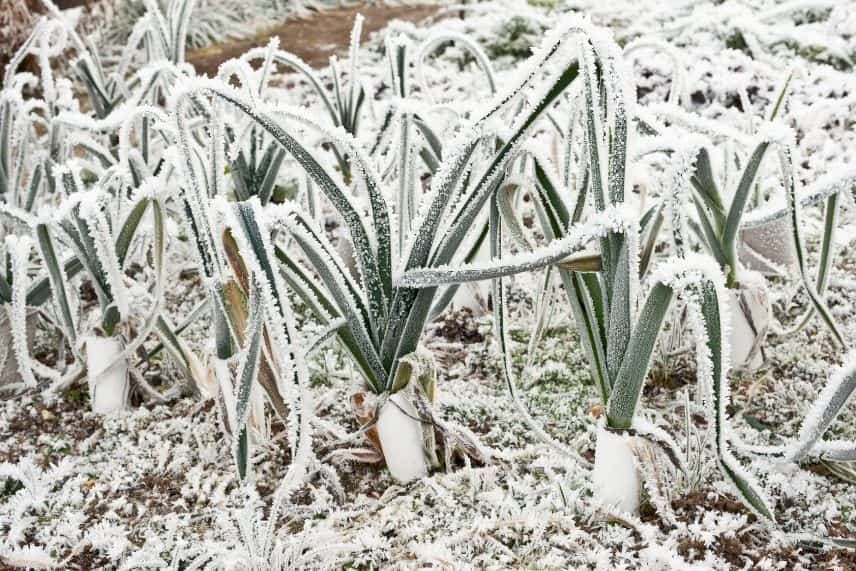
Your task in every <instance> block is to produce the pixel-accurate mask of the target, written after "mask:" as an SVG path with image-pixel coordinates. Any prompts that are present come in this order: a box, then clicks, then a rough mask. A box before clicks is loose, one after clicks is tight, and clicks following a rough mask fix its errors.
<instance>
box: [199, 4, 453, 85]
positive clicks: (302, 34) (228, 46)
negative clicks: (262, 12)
mask: <svg viewBox="0 0 856 571" xmlns="http://www.w3.org/2000/svg"><path fill="white" fill-rule="evenodd" d="M440 8H441V6H439V5H416V6H365V5H356V6H344V7H340V8H332V9H330V10H323V11H320V12H316V13H314V14H312V15H310V16H307V17H305V18H299V19H294V20H289V21H288V22H284V23H283V24H281V25H278V26H276V27H273V28H270V29H268V30H264V31H262V32H260V33H259V34H258V35H256V36H255V37H253V38H248V39H242V40H236V41H232V42H227V43H224V44H219V45H216V46H211V47H208V48H203V49H200V50H196V51H194V52H191V53H189V54H188V56H187V61H188V62H190V63H192V64H193V65H194V66H195V67H196V71H197V72H198V73H200V74H201V73H206V74H208V75H209V76H214V75H216V73H217V67H218V66H219V65H220V64H221V63H223V62H224V61H226V60H229V59H231V58H234V57H238V56H240V55H241V54H243V53H244V52H246V51H247V50H249V49H251V48H255V47H259V46H264V45H266V44H267V43H268V41H269V40H270V39H271V38H273V37H274V36H278V37H279V41H280V46H281V47H282V49H284V50H287V51H289V52H292V53H294V54H296V55H298V56H300V57H301V58H302V59H303V60H304V61H306V63H308V64H309V65H311V66H312V67H323V66H326V65H327V63H328V60H329V58H330V56H331V55H333V54H335V53H340V52H342V51H343V50H347V48H348V43H349V41H350V35H351V27H352V26H353V24H354V17H355V16H356V15H357V14H358V13H359V14H362V15H363V17H364V18H365V21H364V22H363V40H365V38H367V37H368V35H369V34H371V33H372V32H376V31H377V30H380V29H381V28H383V27H384V26H385V25H386V24H387V22H389V21H391V20H406V21H409V22H416V21H419V20H422V19H425V18H427V17H428V16H431V15H433V14H435V13H436V12H437V11H438V10H439V9H440Z"/></svg>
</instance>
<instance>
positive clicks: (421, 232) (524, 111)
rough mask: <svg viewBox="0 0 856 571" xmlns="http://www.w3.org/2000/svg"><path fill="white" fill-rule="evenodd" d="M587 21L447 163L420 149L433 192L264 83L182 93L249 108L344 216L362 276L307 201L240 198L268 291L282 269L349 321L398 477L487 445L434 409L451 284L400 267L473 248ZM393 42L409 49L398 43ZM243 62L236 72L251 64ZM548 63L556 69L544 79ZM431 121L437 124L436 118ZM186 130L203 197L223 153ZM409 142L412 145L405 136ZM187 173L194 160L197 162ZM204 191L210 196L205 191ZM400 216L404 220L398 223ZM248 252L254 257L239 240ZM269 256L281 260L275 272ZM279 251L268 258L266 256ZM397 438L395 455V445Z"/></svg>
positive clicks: (449, 153)
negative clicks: (381, 168) (438, 339)
mask: <svg viewBox="0 0 856 571" xmlns="http://www.w3.org/2000/svg"><path fill="white" fill-rule="evenodd" d="M583 29H584V25H583V24H578V23H576V21H574V22H573V23H570V24H568V25H567V26H566V27H562V28H559V29H557V30H556V31H555V32H553V33H552V34H551V35H550V36H548V38H546V39H545V43H544V45H543V46H542V48H541V49H540V50H539V51H538V52H537V53H536V55H534V56H533V57H532V58H531V59H530V61H529V62H527V65H526V67H525V68H524V73H523V74H522V75H521V78H520V79H519V80H518V81H517V82H516V83H515V84H513V85H512V86H510V88H508V89H507V90H506V91H504V92H503V93H501V94H499V95H498V96H497V97H496V98H495V99H494V101H493V102H492V103H491V105H489V106H488V107H487V108H486V109H484V110H481V111H480V113H479V114H478V115H477V116H475V118H474V119H473V120H472V121H471V122H469V123H468V124H464V125H462V126H461V128H460V131H459V134H458V135H457V137H456V138H455V140H453V141H452V142H451V143H450V144H447V145H444V146H443V147H442V148H439V147H434V148H431V149H430V150H431V152H432V153H434V157H437V158H438V159H439V161H438V162H437V163H436V165H434V168H431V161H430V160H428V161H423V162H424V164H425V165H426V166H425V168H426V169H428V173H429V174H430V175H431V184H430V189H429V190H428V191H427V193H425V194H424V195H422V194H421V193H419V192H418V191H417V190H416V187H415V186H414V185H411V184H407V181H408V179H411V175H408V171H407V170H401V169H400V170H398V171H397V173H396V174H397V176H398V178H399V183H402V184H403V186H404V188H405V192H404V193H399V194H397V195H396V194H394V193H393V192H392V191H390V190H389V189H387V188H386V184H385V182H384V180H383V179H382V177H381V176H380V174H379V173H378V172H377V171H376V168H375V161H374V160H372V158H371V151H370V150H369V151H367V150H365V149H364V148H363V147H362V146H361V144H360V143H359V142H358V141H357V140H356V139H355V138H354V137H353V136H352V135H350V134H349V133H347V132H346V131H345V129H344V128H342V126H341V125H338V126H337V125H335V123H334V124H333V125H332V126H327V125H324V124H322V123H319V122H316V121H315V120H314V119H312V118H310V117H308V116H307V114H306V113H305V111H304V110H302V109H299V108H295V107H291V106H288V105H285V104H282V103H279V102H276V101H269V100H265V98H264V97H259V96H258V95H257V91H256V86H255V85H254V84H252V85H246V84H244V85H242V88H241V89H237V88H235V87H232V86H230V85H229V84H227V83H226V82H224V81H222V80H204V79H200V80H196V81H194V82H191V83H190V84H189V85H188V86H186V87H185V89H183V90H181V91H179V92H178V93H177V94H176V95H175V96H174V101H175V102H176V103H175V105H176V106H177V116H178V117H183V115H184V111H183V109H184V107H183V105H184V104H185V103H186V102H189V101H199V100H200V98H201V97H202V96H206V97H207V99H208V100H210V101H211V105H212V106H215V107H212V109H213V108H218V109H219V108H220V107H216V105H222V104H224V103H225V104H227V105H228V106H229V107H231V108H233V109H235V110H237V111H238V112H239V113H238V116H239V117H241V116H246V117H247V118H249V119H250V120H251V121H252V123H254V124H255V125H258V126H259V127H261V128H262V129H264V131H265V132H266V133H267V135H266V136H268V137H270V138H271V139H273V140H275V141H276V142H277V143H278V144H280V145H281V146H282V147H283V148H284V149H286V150H287V151H288V153H289V154H290V155H291V157H292V158H293V159H294V161H296V162H297V164H299V166H300V167H301V168H302V169H303V170H304V171H305V172H306V174H307V175H308V176H309V178H310V179H311V181H312V183H313V184H314V185H315V187H317V188H318V189H319V190H320V192H321V193H322V194H323V195H324V196H325V198H326V199H327V201H328V202H329V203H330V204H331V205H332V207H333V208H334V209H335V210H336V212H337V213H338V214H339V216H340V217H341V218H342V219H343V220H344V222H345V228H346V229H347V231H348V235H349V238H350V241H351V242H352V244H353V250H354V257H355V258H356V266H357V269H358V274H357V278H354V277H353V276H352V275H351V274H350V272H349V271H348V270H347V264H346V262H345V261H344V260H342V259H341V256H340V255H339V254H338V253H337V252H336V251H335V249H334V248H333V247H332V245H331V244H330V243H329V241H328V240H327V238H326V236H325V235H324V232H323V231H322V230H321V229H320V228H318V226H317V225H316V224H315V222H314V220H312V218H311V216H308V215H307V214H306V212H304V210H303V209H302V208H299V207H296V206H295V205H292V204H285V205H276V206H273V205H268V206H267V207H266V208H265V209H261V205H260V203H259V204H257V205H256V206H252V203H255V199H252V200H251V201H250V203H251V204H250V205H247V206H241V207H240V216H241V217H240V220H241V221H242V222H241V224H242V225H241V226H240V228H241V230H242V231H243V233H244V235H245V239H246V240H247V242H249V241H250V240H249V237H250V236H252V237H253V238H254V239H255V240H258V241H260V243H261V244H263V245H264V248H260V247H257V248H256V250H257V253H256V254H255V258H256V259H258V260H259V263H260V264H261V265H262V268H263V269H264V272H263V274H261V275H264V276H267V285H266V287H263V288H262V289H263V290H271V291H272V290H275V288H274V287H273V285H272V284H274V282H275V280H278V279H279V277H278V276H279V275H280V272H281V274H282V276H283V277H284V278H285V280H286V282H287V284H288V285H289V286H290V288H291V289H292V290H293V291H294V292H295V293H296V294H298V295H300V296H302V297H303V298H304V299H305V301H306V302H307V305H308V306H309V307H312V308H317V310H318V311H317V313H318V314H319V315H320V316H321V319H324V320H327V321H328V322H329V321H332V320H333V319H337V318H341V319H343V320H344V325H342V327H340V328H339V329H338V330H337V335H338V338H339V339H340V341H341V342H342V344H343V345H344V346H345V348H346V349H347V351H348V353H349V354H350V355H351V357H352V358H353V360H354V363H355V364H356V366H357V369H358V371H359V372H360V374H361V376H362V378H363V381H364V383H365V387H366V389H367V390H368V394H369V395H370V397H371V398H370V401H371V402H370V403H369V406H368V408H369V409H370V412H369V414H368V415H367V417H368V418H370V419H372V420H370V421H369V423H367V426H366V427H365V428H366V429H369V428H377V432H378V435H379V441H380V447H381V449H382V452H383V453H384V457H385V460H386V462H387V465H388V466H389V467H390V468H391V470H392V473H393V475H394V476H395V477H397V478H398V479H400V480H409V479H411V478H413V477H417V476H419V475H422V474H424V473H426V472H427V469H428V468H429V467H435V466H441V465H443V464H445V465H446V466H447V467H448V466H449V463H450V462H451V458H452V455H453V453H454V452H456V451H465V452H466V453H468V454H476V455H478V454H479V447H478V446H477V444H476V443H475V442H473V441H472V439H471V438H469V437H468V436H467V435H465V434H464V433H463V432H462V431H461V430H460V429H455V428H452V427H451V426H450V425H448V424H447V423H444V422H442V421H441V420H440V419H439V418H437V416H436V415H434V413H433V412H432V407H431V400H432V398H433V392H434V388H433V383H432V382H431V378H432V377H433V374H432V373H431V372H430V367H429V366H428V364H427V360H426V359H425V358H424V356H423V353H422V351H420V350H419V339H420V336H421V333H422V330H423V328H424V326H425V323H426V322H427V320H428V319H429V318H430V317H431V316H433V315H436V314H437V313H438V312H439V311H440V310H442V307H443V306H444V304H446V303H448V300H449V297H448V296H447V295H444V292H445V291H447V290H443V289H441V288H437V287H428V288H420V287H419V286H420V285H421V284H409V283H403V282H399V283H396V281H395V280H394V278H393V275H394V273H402V274H405V273H408V272H412V271H413V270H417V269H423V268H437V267H442V266H445V265H446V264H449V263H451V262H454V261H456V260H461V259H466V258H467V256H468V254H469V251H468V249H467V248H466V247H465V245H466V243H467V241H466V239H467V237H468V235H469V234H471V232H470V230H471V229H472V228H477V229H478V230H481V228H482V227H481V226H480V225H478V224H476V223H477V222H478V221H479V220H480V216H481V213H482V211H483V207H484V205H485V204H487V203H488V202H489V201H490V200H491V197H492V195H493V194H494V193H495V192H496V191H497V189H498V188H499V187H500V186H502V185H503V183H504V181H505V179H506V177H507V172H508V169H509V168H510V167H511V165H512V164H513V163H514V161H515V160H516V157H517V152H516V151H517V148H518V146H519V145H520V144H521V143H522V142H523V141H525V140H526V139H527V138H528V137H529V136H530V135H531V134H532V133H533V131H534V129H535V127H536V125H537V124H538V123H539V119H540V118H541V117H542V116H544V115H545V113H546V112H547V111H548V109H549V108H550V107H551V106H552V105H553V104H555V103H556V102H557V101H558V100H559V98H560V97H561V95H562V93H563V92H565V90H566V89H567V88H568V86H569V85H570V84H571V82H572V81H573V80H574V79H575V78H576V76H577V72H578V69H579V68H578V65H577V62H576V60H575V58H574V57H572V56H571V55H570V54H571V53H572V52H573V47H574V46H575V45H576V43H575V42H574V38H575V37H576V33H579V32H581V31H582V30H583ZM395 47H396V49H397V50H398V49H401V50H403V49H404V46H402V45H400V44H398V45H396V46H395ZM399 53H401V52H398V51H396V57H395V58H394V59H393V61H395V62H404V61H405V60H406V53H402V54H401V55H400V56H399V55H397V54H399ZM235 65H236V66H238V67H237V68H236V69H238V70H239V71H240V65H241V63H240V62H238V63H236V64H235ZM224 67H229V65H227V66H224ZM406 69H407V66H406V65H404V64H403V63H397V64H396V65H395V66H394V67H393V70H394V72H395V73H400V74H401V75H400V76H399V77H397V79H398V82H399V85H402V86H405V87H404V90H403V91H400V92H399V93H401V94H403V95H404V96H406V95H407V91H406V82H405V81H404V74H403V70H406ZM399 70H401V71H399ZM545 74H546V76H547V79H543V78H542V76H543V75H545ZM242 76H243V77H249V74H247V73H243V74H242ZM526 102H528V103H529V105H528V106H527V105H526ZM505 116H510V117H509V118H508V119H507V121H508V122H509V124H510V125H511V128H510V129H509V131H508V132H506V133H503V134H502V135H503V137H502V138H499V134H498V133H497V132H496V130H495V129H496V125H495V122H496V120H499V119H500V118H502V117H505ZM206 117H207V119H206V123H207V124H208V131H209V135H210V136H211V137H213V139H214V140H216V139H217V135H216V134H217V133H222V132H223V131H224V129H223V127H222V126H221V125H218V121H219V120H222V117H223V113H215V112H211V113H207V114H206ZM423 127H424V128H425V129H426V132H430V130H428V128H427V124H426V125H423ZM421 128H422V127H420V129H421ZM237 131H238V130H237V129H236V132H237ZM179 132H180V133H187V135H184V136H183V137H184V140H185V141H186V142H187V144H186V145H185V144H183V148H184V150H183V154H184V156H185V158H186V160H187V161H188V164H189V165H190V164H191V163H192V164H194V165H195V164H196V163H199V164H200V165H202V164H206V165H207V166H206V168H205V169H204V171H205V172H209V173H212V174H211V176H210V177H209V178H208V180H207V184H208V188H207V192H205V191H204V190H203V187H202V186H201V179H200V178H198V177H197V183H194V184H199V190H197V191H196V192H197V193H198V196H199V197H204V196H206V195H208V196H211V195H215V194H220V193H221V192H222V190H221V187H220V186H219V185H220V184H221V183H220V178H219V173H220V172H221V169H220V168H216V167H212V165H211V163H212V162H216V161H212V160H211V159H212V158H216V157H218V156H219V154H220V153H219V152H213V151H212V152H211V153H205V154H204V156H203V153H200V152H197V151H195V150H194V148H193V147H192V145H191V144H190V142H191V141H192V140H193V139H192V137H191V136H190V133H189V131H188V128H187V126H186V125H185V126H182V127H181V128H180V129H179ZM423 141H424V142H422V143H421V145H425V146H428V147H431V144H432V141H433V142H437V141H439V139H438V138H436V137H430V136H426V137H425V138H424V139H423ZM323 143H327V144H329V145H331V146H334V147H336V148H337V149H338V150H339V153H340V156H342V157H348V160H349V163H350V170H351V173H352V175H353V176H352V180H349V181H346V180H344V179H343V177H341V176H338V175H337V173H336V172H335V171H334V170H333V169H331V168H330V167H329V166H328V165H327V161H326V160H325V157H324V155H323V154H322V153H320V152H319V151H318V150H317V145H319V144H323ZM417 144H420V143H417ZM419 149H420V147H417V149H416V153H418V152H419ZM437 151H439V153H438V152H437ZM402 152H403V153H405V154H409V153H410V151H409V150H408V147H405V149H404V151H402ZM206 156H207V157H208V158H207V159H206V158H205V157H206ZM396 156H397V157H399V158H400V157H401V155H400V154H398V155H396ZM415 164H417V163H415V161H405V169H407V168H415V167H414V165H415ZM188 172H189V173H192V172H194V170H193V169H192V168H188ZM402 177H403V178H404V179H405V180H404V181H402V180H401V178H402ZM413 178H415V177H413ZM349 186H350V188H348V187H349ZM357 192H360V193H362V196H364V197H365V198H366V199H367V200H366V202H365V203H364V204H366V205H367V209H368V212H369V217H368V218H364V217H363V216H361V215H360V211H359V210H358V209H357V203H356V202H355V201H354V199H352V198H351V197H352V196H354V195H355V194H356V193H357ZM391 196H398V197H399V198H402V197H403V198H404V199H405V200H414V202H416V201H418V202H419V206H418V208H414V210H413V211H410V212H412V215H409V214H408V210H407V209H406V208H404V207H403V206H402V205H401V203H400V202H399V203H397V204H396V205H395V206H396V209H395V210H394V213H395V214H397V216H393V217H391V216H390V208H389V206H388V199H389V198H388V197H391ZM194 200H198V202H199V203H200V204H203V203H204V200H202V199H201V198H199V199H194ZM260 213H263V215H262V214H260ZM391 218H392V220H393V221H394V222H396V223H397V224H391V222H390V219H391ZM200 219H201V218H200ZM367 223H369V224H370V225H367ZM396 226H397V227H396ZM408 228H410V231H409V232H408V230H407V229H408ZM478 230H477V231H478ZM274 231H276V236H274ZM237 237H238V233H236V238H237ZM286 237H287V238H288V239H289V240H290V241H291V244H290V246H289V245H288V244H286V243H285V242H283V241H282V240H284V239H285V238H286ZM396 239H399V242H398V244H399V247H398V248H395V247H393V243H394V241H395V240H396ZM238 241H239V243H240V239H239V240H238ZM206 248H207V247H206ZM207 249H208V250H211V248H207ZM202 251H204V250H200V252H202ZM262 254H264V256H262ZM242 255H243V256H244V258H245V259H246V254H243V250H242ZM206 256H207V254H206V255H202V257H203V258H205V257H206ZM273 256H275V257H276V259H277V260H278V262H279V267H278V269H276V271H275V269H274V266H273V265H272V264H273V259H274V258H273ZM264 260H268V261H264ZM263 261H264V263H262V262H263ZM269 263H270V264H271V266H270V268H267V264H269ZM438 304H440V305H438ZM437 440H439V442H440V443H441V444H442V445H443V446H442V449H443V450H444V452H445V453H444V454H442V455H439V456H438V454H437V453H436V451H435V445H434V444H432V443H434V442H437ZM423 442H427V443H428V444H427V445H426V444H424V443H423ZM392 450H394V451H395V453H394V455H393V454H392V453H390V451H392Z"/></svg>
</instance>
